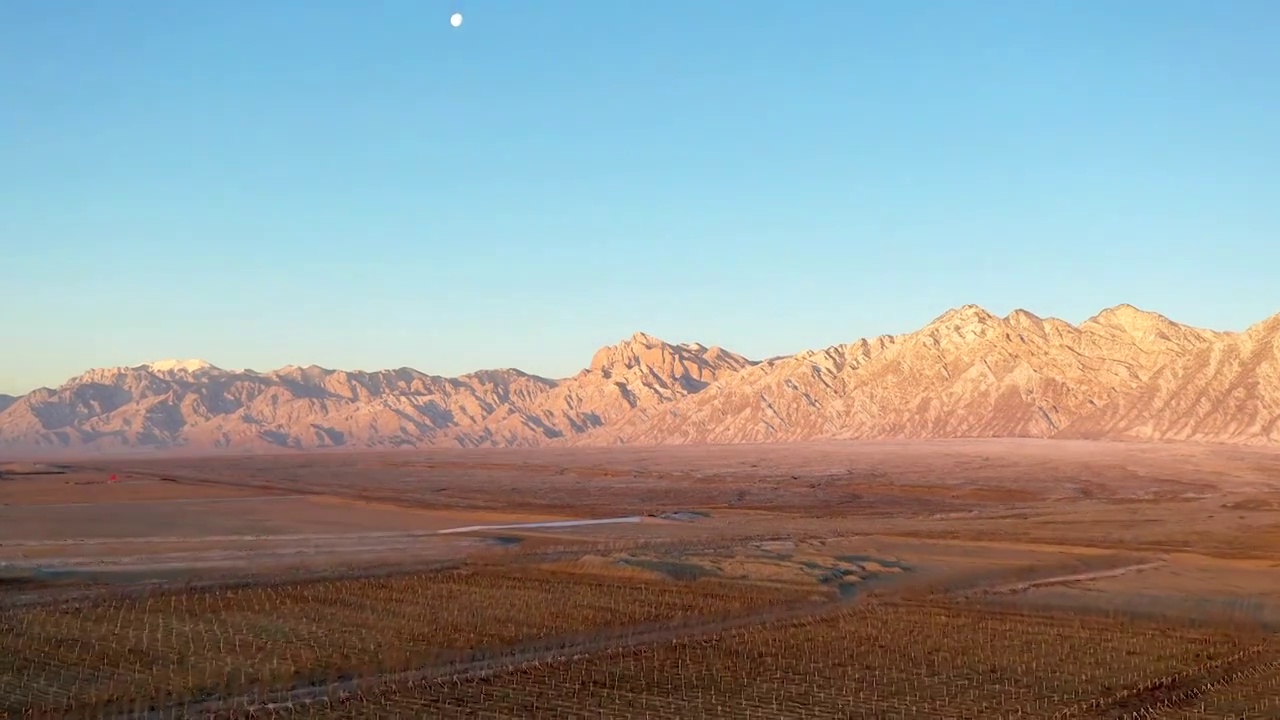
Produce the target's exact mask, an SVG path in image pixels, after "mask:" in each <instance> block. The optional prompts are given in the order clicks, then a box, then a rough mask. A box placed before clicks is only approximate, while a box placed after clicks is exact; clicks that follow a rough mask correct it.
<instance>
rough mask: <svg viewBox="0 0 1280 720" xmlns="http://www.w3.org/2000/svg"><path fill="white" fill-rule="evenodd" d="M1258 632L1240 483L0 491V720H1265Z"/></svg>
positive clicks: (162, 478)
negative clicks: (291, 719) (286, 719)
mask: <svg viewBox="0 0 1280 720" xmlns="http://www.w3.org/2000/svg"><path fill="white" fill-rule="evenodd" d="M113 478H114V479H113ZM582 521H590V524H581V523H582ZM1278 630H1280V453H1277V452H1274V451H1271V450H1265V449H1240V448H1217V447H1211V446H1193V445H1137V444H1133V445H1130V444H1115V443H1072V442H1040V441H1007V440H992V441H941V442H919V443H905V442H904V443H824V444H813V445H791V446H774V447H768V446H743V447H712V448H706V447H703V448H695V447H688V448H686V447H680V448H661V449H652V448H634V449H632V448H616V449H599V448H593V449H581V450H568V449H557V450H536V451H535V450H522V451H507V450H502V451H499V450H471V451H465V452H460V451H436V452H429V453H419V452H415V453H408V452H405V453H390V454H359V453H351V454H338V453H313V454H303V455H281V456H263V457H252V458H249V457H227V458H212V459H199V458H172V459H146V460H142V459H136V460H88V461H83V462H71V463H66V464H63V465H56V466H54V465H49V466H38V465H30V464H28V465H26V466H16V465H12V464H11V465H4V464H0V717H5V716H12V717H120V718H125V717H156V718H159V717H188V716H189V717H246V716H266V715H274V716H299V717H370V716H380V717H441V718H447V717H460V718H461V717H490V718H508V717H547V718H562V717H617V718H631V717H654V718H659V717H663V718H670V717H734V718H739V717H741V718H748V717H750V718H830V717H847V718H898V717H901V718H915V717H936V718H1003V717H1021V718H1039V717H1044V718H1051V717H1058V718H1067V717H1075V718H1146V717H1160V718H1191V717H1202V718H1214V717H1223V718H1225V717H1248V718H1280V638H1277V637H1276V633H1277V631H1278Z"/></svg>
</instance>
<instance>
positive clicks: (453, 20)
mask: <svg viewBox="0 0 1280 720" xmlns="http://www.w3.org/2000/svg"><path fill="white" fill-rule="evenodd" d="M449 24H450V25H452V26H454V27H458V26H459V25H461V24H462V13H454V14H452V15H450V16H449Z"/></svg>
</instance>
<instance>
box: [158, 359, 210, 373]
mask: <svg viewBox="0 0 1280 720" xmlns="http://www.w3.org/2000/svg"><path fill="white" fill-rule="evenodd" d="M146 366H147V368H148V369H149V370H152V371H155V372H175V371H179V372H196V371H198V370H216V369H217V368H215V367H214V366H213V364H212V363H208V362H205V361H204V360H157V361H155V362H149V363H147V365H146Z"/></svg>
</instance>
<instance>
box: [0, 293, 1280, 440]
mask: <svg viewBox="0 0 1280 720" xmlns="http://www.w3.org/2000/svg"><path fill="white" fill-rule="evenodd" d="M1278 418H1280V314H1277V315H1275V316H1273V317H1271V318H1267V319H1265V320H1263V321H1261V322H1258V323H1256V324H1254V325H1253V326H1251V327H1250V328H1248V329H1247V330H1245V331H1244V332H1239V333H1236V332H1219V331H1214V330H1207V329H1203V328H1196V327H1192V326H1188V325H1183V324H1180V323H1177V322H1175V321H1173V320H1171V319H1169V318H1167V317H1165V316H1164V315H1161V314H1159V313H1154V312H1150V311H1146V310H1142V309H1139V308H1137V307H1134V306H1132V305H1127V304H1123V305H1117V306H1114V307H1111V308H1106V309H1104V310H1102V311H1100V312H1099V313H1097V314H1096V315H1094V316H1092V317H1090V318H1088V319H1086V320H1085V321H1083V322H1081V323H1079V324H1078V325H1073V324H1071V323H1068V322H1066V321H1064V320H1060V319H1057V318H1052V317H1046V318H1042V317H1040V316H1038V315H1036V314H1035V313H1032V312H1031V311H1029V310H1024V309H1021V308H1019V309H1015V310H1013V311H1011V312H1010V313H1008V314H1007V315H1005V316H1004V317H999V316H997V315H995V314H994V313H991V312H989V311H987V310H986V309H984V308H982V307H980V306H977V305H963V306H960V307H958V308H953V309H950V310H947V311H946V312H944V313H942V314H940V315H938V316H937V317H936V318H934V319H933V320H932V321H930V322H929V323H927V324H925V325H924V326H923V327H921V328H920V329H918V330H915V331H913V332H908V333H903V334H899V335H881V336H878V337H873V338H860V339H857V340H854V341H852V342H850V343H846V344H842V345H833V346H830V347H828V348H824V349H819V350H806V351H802V352H799V353H796V354H793V355H784V356H777V357H773V358H769V359H766V360H752V359H749V358H747V357H745V356H742V355H739V354H737V353H734V352H731V351H729V350H725V349H723V348H721V347H718V346H710V347H709V346H706V345H703V344H701V343H696V342H694V343H669V342H666V341H663V340H661V339H659V338H657V337H655V336H652V335H649V334H647V333H643V332H637V333H635V334H633V335H632V336H630V337H629V338H626V339H624V340H622V341H620V342H618V343H615V344H613V345H609V346H606V347H603V348H600V349H599V350H597V351H596V352H595V353H594V354H593V355H592V357H591V360H590V362H589V364H588V365H587V367H585V368H584V369H583V370H582V371H580V372H578V373H576V374H575V375H572V376H570V377H567V378H561V379H550V378H545V377H540V376H537V375H533V374H530V373H526V372H524V371H521V370H518V369H516V368H500V369H488V370H477V371H474V372H471V373H466V374H464V375H460V376H457V377H444V376H439V375H431V374H427V373H424V372H421V371H419V370H415V369H413V368H407V367H402V368H396V369H386V370H375V371H359V370H340V369H329V368H322V367H319V366H315V365H309V366H306V367H301V366H294V365H290V366H285V367H282V368H277V369H275V370H270V371H266V372H256V371H252V370H224V369H222V368H220V367H218V366H216V365H214V364H212V363H209V362H207V361H204V360H161V361H156V362H152V363H144V364H142V365H138V366H133V367H114V368H96V369H90V370H87V371H85V372H84V373H82V374H81V375H79V376H76V377H74V378H71V379H69V380H68V381H67V382H65V383H63V384H62V385H61V386H59V387H58V388H39V389H37V390H33V391H32V392H30V393H28V394H26V395H22V396H18V397H16V398H11V399H10V396H3V395H0V456H7V455H23V454H27V455H30V454H58V453H63V452H86V453H96V452H107V453H110V452H135V451H140V450H149V451H206V450H208V451H218V450H221V451H245V452H252V451H256V450H263V449H273V448H279V449H285V448H291V449H297V450H302V449H313V448H330V447H345V448H369V449H374V448H395V447H429V446H438V445H446V446H461V447H477V446H536V445H550V444H571V445H607V444H656V445H661V444H688V443H741V442H786V441H800V440H816V439H885V438H903V439H908V438H921V439H923V438H946V437H1041V438H1053V437H1062V438H1102V439H1116V440H1146V441H1151V440H1191V441H1199V442H1223V443H1232V444H1280V419H1278Z"/></svg>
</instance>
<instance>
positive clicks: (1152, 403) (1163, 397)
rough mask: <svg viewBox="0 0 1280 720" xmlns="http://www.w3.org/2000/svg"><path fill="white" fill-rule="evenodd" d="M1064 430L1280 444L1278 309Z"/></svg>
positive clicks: (1172, 365) (1180, 360) (1176, 362)
mask: <svg viewBox="0 0 1280 720" xmlns="http://www.w3.org/2000/svg"><path fill="white" fill-rule="evenodd" d="M1061 437H1064V438H1070V437H1075V438H1089V437H1113V438H1130V439H1137V440H1193V441H1206V442H1223V443H1241V444H1280V315H1277V316H1275V317H1273V318H1271V319H1269V320H1267V321H1264V322H1261V323H1259V324H1257V325H1255V326H1253V327H1251V328H1249V329H1248V330H1246V331H1245V332H1244V333H1241V334H1240V335H1234V336H1229V337H1226V338H1224V339H1223V340H1222V341H1220V342H1216V343H1212V344H1210V345H1207V346H1203V347H1201V348H1199V349H1198V350H1197V351H1196V352H1194V353H1190V354H1188V355H1186V356H1184V357H1181V358H1176V359H1175V360H1174V361H1173V362H1170V363H1169V364H1167V365H1165V366H1164V367H1162V368H1160V370H1159V372H1157V373H1156V374H1155V375H1154V376H1153V377H1152V378H1151V379H1150V380H1149V381H1148V382H1147V383H1145V384H1144V385H1143V386H1142V387H1141V388H1139V389H1138V390H1137V391H1135V392H1133V393H1131V394H1127V395H1125V396H1122V397H1120V398H1118V399H1117V400H1116V401H1115V402H1113V403H1111V404H1109V405H1108V406H1106V407H1103V408H1100V409H1099V410H1098V411H1096V412H1094V413H1091V414H1089V415H1086V416H1085V417H1082V418H1080V419H1079V420H1077V421H1076V422H1074V423H1072V424H1071V425H1069V426H1067V427H1066V428H1064V430H1063V432H1062V433H1061Z"/></svg>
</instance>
